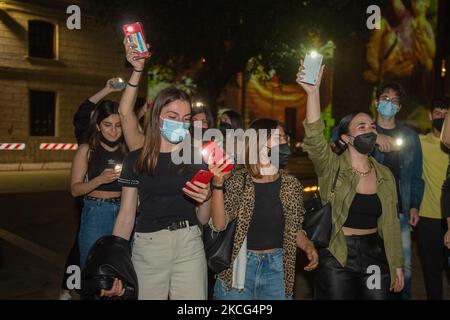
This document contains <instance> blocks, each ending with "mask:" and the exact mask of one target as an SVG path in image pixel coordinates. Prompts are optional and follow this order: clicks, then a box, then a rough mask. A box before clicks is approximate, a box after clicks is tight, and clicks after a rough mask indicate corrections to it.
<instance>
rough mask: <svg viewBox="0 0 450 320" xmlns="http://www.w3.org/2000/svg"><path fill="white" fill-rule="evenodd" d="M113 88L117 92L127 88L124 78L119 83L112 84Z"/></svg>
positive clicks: (118, 80)
mask: <svg viewBox="0 0 450 320" xmlns="http://www.w3.org/2000/svg"><path fill="white" fill-rule="evenodd" d="M112 87H113V88H114V89H116V90H122V89H123V88H125V87H126V83H125V81H123V79H122V78H118V79H117V81H116V82H114V83H113V84H112Z"/></svg>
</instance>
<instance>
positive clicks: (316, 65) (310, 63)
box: [301, 51, 323, 85]
mask: <svg viewBox="0 0 450 320" xmlns="http://www.w3.org/2000/svg"><path fill="white" fill-rule="evenodd" d="M322 60H323V56H322V55H321V54H320V53H318V52H316V51H311V52H309V53H307V54H306V56H305V60H303V67H304V70H303V73H304V74H305V75H304V76H303V79H302V80H301V82H304V83H308V84H312V85H315V84H316V82H317V78H318V77H319V73H320V67H321V66H322Z"/></svg>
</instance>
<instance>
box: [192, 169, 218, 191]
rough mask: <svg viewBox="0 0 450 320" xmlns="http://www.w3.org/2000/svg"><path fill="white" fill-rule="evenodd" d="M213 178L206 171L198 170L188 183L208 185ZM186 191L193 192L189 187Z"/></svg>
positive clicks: (211, 174)
mask: <svg viewBox="0 0 450 320" xmlns="http://www.w3.org/2000/svg"><path fill="white" fill-rule="evenodd" d="M213 177H214V174H213V173H211V172H209V171H206V170H200V171H198V172H197V173H196V174H195V176H194V177H193V178H192V179H191V181H190V182H191V183H192V184H193V185H195V183H194V182H195V181H198V182H201V183H203V184H208V183H209V182H210V181H211V179H212V178H213ZM186 189H188V190H189V191H194V190H192V189H191V188H190V187H186Z"/></svg>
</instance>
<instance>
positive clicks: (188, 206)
mask: <svg viewBox="0 0 450 320" xmlns="http://www.w3.org/2000/svg"><path fill="white" fill-rule="evenodd" d="M190 121H191V102H190V99H189V96H188V95H187V94H185V93H184V92H182V91H180V90H178V89H175V88H168V89H165V90H163V91H161V92H160V93H159V94H158V96H157V97H156V98H155V100H154V104H153V108H152V111H151V118H150V122H149V125H148V127H147V128H146V130H145V132H146V134H145V139H144V146H143V148H141V149H138V150H135V151H132V152H130V153H129V154H128V156H127V158H126V159H125V162H124V166H123V169H122V174H121V177H120V182H121V184H122V186H123V189H122V205H121V208H120V213H119V217H118V218H117V222H116V225H115V227H114V231H113V234H114V235H116V236H120V237H122V238H125V239H129V238H130V236H131V232H132V230H133V227H134V226H135V222H136V232H135V236H134V244H133V252H132V259H133V265H134V268H135V270H136V273H137V276H138V282H139V299H158V300H161V299H167V298H169V297H170V299H172V300H174V299H175V300H176V299H206V259H205V252H204V248H203V242H202V239H201V230H200V228H199V226H198V224H205V223H207V222H208V219H209V211H210V203H209V200H208V199H209V197H210V193H211V192H210V190H209V186H208V185H205V184H202V183H200V182H196V185H193V184H191V183H190V182H189V181H190V180H191V179H192V178H193V177H194V175H195V173H196V172H198V171H199V170H201V169H207V166H206V165H203V164H191V163H193V162H190V163H186V162H184V163H182V164H175V162H174V161H173V160H172V159H173V155H174V154H176V153H177V152H179V143H180V142H182V141H183V140H184V138H185V137H186V136H187V135H188V129H189V126H190ZM187 187H189V188H190V189H191V190H189V189H187ZM138 197H139V212H140V215H139V217H137V218H136V208H137V203H138ZM122 292H123V289H122V284H121V282H120V281H119V280H116V282H115V283H114V285H113V287H112V288H111V290H108V291H105V292H103V295H105V296H115V295H121V294H122Z"/></svg>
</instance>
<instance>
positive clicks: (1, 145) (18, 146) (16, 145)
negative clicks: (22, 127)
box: [0, 143, 25, 151]
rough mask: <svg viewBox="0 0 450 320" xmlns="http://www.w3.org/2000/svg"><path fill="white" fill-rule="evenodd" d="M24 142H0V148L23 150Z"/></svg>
mask: <svg viewBox="0 0 450 320" xmlns="http://www.w3.org/2000/svg"><path fill="white" fill-rule="evenodd" d="M24 149H25V143H0V150H13V151H14V150H24Z"/></svg>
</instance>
